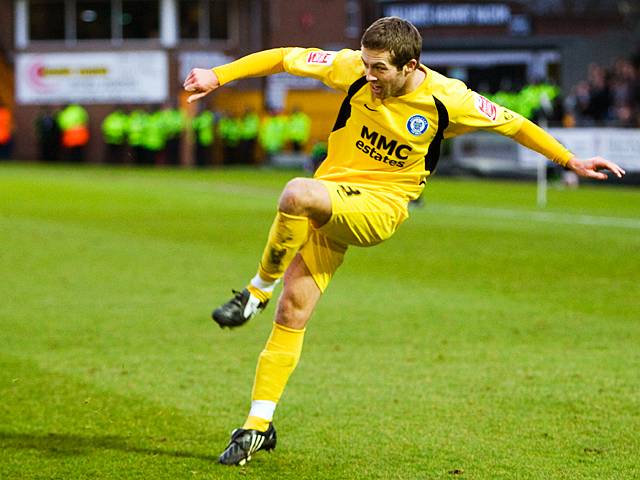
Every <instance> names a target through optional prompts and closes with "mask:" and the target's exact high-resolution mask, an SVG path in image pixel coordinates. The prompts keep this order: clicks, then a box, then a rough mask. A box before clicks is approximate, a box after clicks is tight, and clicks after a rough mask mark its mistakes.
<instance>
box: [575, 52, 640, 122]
mask: <svg viewBox="0 0 640 480" xmlns="http://www.w3.org/2000/svg"><path fill="white" fill-rule="evenodd" d="M563 106H564V109H565V116H566V119H567V123H568V124H565V126H572V124H573V125H575V126H578V127H588V126H597V127H601V126H605V127H632V128H633V127H635V128H638V127H640V54H639V55H636V56H635V57H634V59H632V60H629V59H622V58H621V59H618V60H616V61H615V62H614V63H613V65H612V66H611V67H609V68H605V67H603V66H602V65H598V64H591V65H589V69H588V72H587V75H586V78H585V79H584V80H583V81H581V82H579V83H578V84H577V85H576V86H575V87H574V88H573V89H572V91H571V92H569V94H568V95H567V96H566V98H565V101H564V105H563Z"/></svg>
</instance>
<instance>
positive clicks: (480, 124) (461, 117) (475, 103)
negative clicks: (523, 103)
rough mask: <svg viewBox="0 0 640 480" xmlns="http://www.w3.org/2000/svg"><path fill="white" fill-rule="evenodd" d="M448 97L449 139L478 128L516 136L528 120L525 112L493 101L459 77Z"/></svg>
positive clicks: (447, 134) (447, 132)
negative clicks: (519, 112) (514, 110)
mask: <svg viewBox="0 0 640 480" xmlns="http://www.w3.org/2000/svg"><path fill="white" fill-rule="evenodd" d="M436 95H437V94H436ZM444 97H445V99H446V100H445V102H446V103H445V106H446V108H447V111H448V113H449V127H448V128H447V130H446V131H445V137H446V138H451V137H455V136H457V135H460V134H463V133H467V132H471V131H474V130H488V131H492V132H495V133H499V134H501V135H506V136H507V137H513V136H514V135H515V134H516V133H517V132H518V131H519V130H520V126H521V125H522V122H523V121H524V118H523V117H522V115H520V114H518V113H516V112H513V111H511V110H509V109H508V108H505V107H502V106H500V105H497V104H495V103H493V102H491V101H489V100H488V99H486V98H485V97H483V96H482V95H480V94H479V93H477V92H474V91H473V90H470V89H469V88H467V86H466V85H465V84H464V83H463V82H461V81H459V80H451V82H450V84H449V85H448V86H447V88H446V92H445V95H444Z"/></svg>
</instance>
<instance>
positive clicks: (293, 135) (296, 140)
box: [287, 109, 311, 152]
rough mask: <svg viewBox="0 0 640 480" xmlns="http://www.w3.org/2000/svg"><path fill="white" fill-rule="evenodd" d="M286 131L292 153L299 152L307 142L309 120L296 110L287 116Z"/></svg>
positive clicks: (309, 127)
mask: <svg viewBox="0 0 640 480" xmlns="http://www.w3.org/2000/svg"><path fill="white" fill-rule="evenodd" d="M287 130H288V133H289V140H290V141H291V146H292V147H293V151H294V152H301V151H302V150H303V149H304V146H305V145H306V144H307V142H308V141H309V133H310V131H311V119H310V118H309V116H308V115H307V114H306V113H304V112H301V111H300V110H297V109H296V110H294V111H293V113H292V114H291V115H290V116H289V123H288V125H287Z"/></svg>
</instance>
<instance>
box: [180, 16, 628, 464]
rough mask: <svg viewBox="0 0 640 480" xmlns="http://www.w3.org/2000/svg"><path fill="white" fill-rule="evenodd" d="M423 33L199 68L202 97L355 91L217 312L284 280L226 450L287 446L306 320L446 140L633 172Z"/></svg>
mask: <svg viewBox="0 0 640 480" xmlns="http://www.w3.org/2000/svg"><path fill="white" fill-rule="evenodd" d="M421 50H422V38H421V36H420V33H419V32H418V30H417V29H416V28H415V27H414V26H413V25H412V24H411V23H409V22H407V21H405V20H402V19H400V18H397V17H386V18H381V19H379V20H377V21H375V22H374V23H373V24H372V25H371V26H370V27H369V28H368V29H367V30H366V31H365V32H364V34H363V36H362V40H361V48H360V50H357V51H354V50H349V49H344V50H340V51H322V50H319V49H314V48H289V47H287V48H275V49H271V50H265V51H261V52H258V53H254V54H251V55H248V56H246V57H243V58H240V59H239V60H236V61H234V62H232V63H229V64H226V65H222V66H220V67H216V68H213V69H199V68H196V69H193V70H192V71H191V72H190V73H189V75H188V76H187V78H186V80H185V82H184V88H185V90H186V91H187V92H190V93H191V96H190V97H189V102H193V101H195V100H198V99H199V98H202V97H203V96H205V95H207V94H209V93H210V92H212V91H214V90H216V89H217V88H219V87H221V86H223V85H225V84H227V83H229V82H231V81H234V80H239V79H241V78H247V77H257V76H264V75H271V74H274V73H279V72H288V73H291V74H294V75H300V76H304V77H312V78H315V79H318V80H321V81H322V82H324V83H325V84H326V85H328V86H329V87H332V88H335V89H337V90H340V91H342V92H344V93H345V98H344V101H343V102H342V105H341V107H340V110H339V112H338V114H337V118H336V121H335V125H334V127H333V131H332V132H331V134H330V135H329V141H328V153H327V157H326V159H325V160H324V162H323V163H322V164H321V165H320V166H319V168H318V169H317V171H316V172H315V175H314V177H313V179H309V178H295V179H293V180H291V181H289V182H288V183H287V185H286V186H285V187H284V189H283V191H282V194H281V195H280V198H279V201H278V209H277V213H276V215H275V219H274V221H273V224H272V226H271V230H270V232H269V237H268V240H267V244H266V246H265V249H264V252H263V253H262V257H261V259H260V262H259V264H258V270H257V273H256V274H255V276H254V277H253V278H252V279H251V280H250V281H249V283H248V285H247V286H246V287H245V288H244V289H243V290H242V291H239V292H234V293H235V295H234V296H233V298H232V299H231V300H230V301H228V302H227V303H225V304H223V305H222V306H220V307H219V308H217V309H216V310H214V312H213V319H214V320H215V321H216V322H217V323H218V324H219V325H220V326H221V327H238V326H240V325H243V324H244V323H246V322H247V321H248V320H250V319H251V318H252V317H253V316H254V315H256V314H257V313H258V312H260V311H262V310H263V309H264V308H265V307H266V305H267V303H268V302H269V300H270V298H271V296H272V294H273V291H274V287H275V286H276V284H277V283H278V282H279V281H280V280H281V279H283V280H284V281H283V289H282V293H281V295H280V298H279V300H278V303H277V307H276V313H275V321H274V324H273V329H272V331H271V335H270V337H269V339H268V340H267V343H266V346H265V348H264V350H263V351H262V352H261V353H260V356H259V358H258V365H257V369H256V374H255V380H254V385H253V391H252V395H251V407H250V410H249V413H248V416H247V419H246V421H245V423H244V425H243V426H242V428H238V429H236V430H234V431H233V433H232V435H231V439H230V442H229V444H228V446H227V447H226V449H225V450H224V451H223V452H222V454H221V455H220V457H219V461H220V463H223V464H226V465H243V464H245V463H246V462H247V461H249V460H250V459H251V456H252V455H253V454H254V453H255V452H257V451H259V450H272V449H273V448H275V446H276V430H275V428H274V426H273V415H274V412H275V409H276V405H277V404H278V401H279V400H280V397H281V395H282V393H283V391H284V388H285V386H286V384H287V381H288V379H289V376H290V375H291V373H292V372H293V370H294V369H295V367H296V364H297V363H298V360H299V358H300V353H301V351H302V343H303V338H304V334H305V328H306V325H307V322H308V320H309V318H310V316H311V314H312V312H313V310H314V308H315V306H316V303H317V302H318V300H319V299H320V297H321V296H322V293H323V292H324V291H325V289H326V288H327V286H328V284H329V282H330V281H331V278H332V276H333V274H334V272H335V271H336V269H337V268H338V267H339V266H340V264H341V263H342V261H343V259H344V256H345V253H346V252H347V250H348V248H349V247H350V246H360V247H367V246H372V245H376V244H378V243H380V242H383V241H384V240H386V239H387V238H389V237H391V236H392V235H393V234H394V232H395V231H396V230H397V229H398V228H399V227H400V225H401V224H402V223H403V222H404V221H405V220H406V219H407V217H408V216H409V214H408V209H407V205H408V203H409V202H410V201H411V200H415V199H417V198H418V197H419V196H420V194H421V192H422V190H423V188H424V185H425V182H427V181H428V179H429V177H430V176H431V175H433V173H434V171H435V169H436V166H437V164H438V159H439V156H440V147H441V144H442V141H443V140H444V139H446V138H451V137H454V136H456V135H460V134H463V133H466V132H471V131H474V130H478V129H481V130H487V131H492V132H496V133H499V134H501V135H504V136H507V137H510V138H512V139H513V140H515V141H516V142H518V143H520V144H522V145H524V146H526V147H528V148H530V149H532V150H535V151H536V152H539V153H541V154H543V155H545V156H546V157H547V158H549V159H551V160H553V161H554V162H556V163H558V164H560V165H561V166H563V167H565V168H567V169H569V170H572V171H574V172H576V173H577V174H578V175H580V176H583V177H589V178H595V179H601V180H604V179H606V178H607V175H606V173H604V172H603V170H609V171H610V172H612V173H613V174H614V175H616V176H617V177H622V176H623V175H624V173H625V172H624V170H622V169H621V168H620V167H619V166H618V165H616V164H615V163H613V162H610V161H608V160H605V159H603V158H600V157H594V158H590V159H586V160H581V159H578V158H576V157H575V156H574V155H573V154H572V153H571V152H570V151H569V150H567V149H566V148H565V147H563V146H562V145H561V144H560V143H558V141H556V140H555V139H554V138H553V137H552V136H551V135H549V134H548V133H547V132H545V131H544V130H542V129H541V128H540V127H538V126H536V125H535V124H533V123H532V122H530V121H529V120H527V119H525V118H524V117H522V116H521V115H519V114H518V113H516V112H513V111H511V110H508V109H506V108H503V107H502V106H500V105H496V104H494V103H492V102H490V101H489V100H487V99H486V98H484V97H482V96H481V95H479V94H478V93H476V92H474V91H472V90H470V89H468V88H467V87H466V85H465V84H464V83H463V82H461V81H459V80H454V79H450V78H447V77H445V76H443V75H441V74H439V73H437V72H435V71H433V70H431V69H429V68H428V67H426V66H425V65H423V64H421V63H420V52H421Z"/></svg>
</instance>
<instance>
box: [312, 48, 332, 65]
mask: <svg viewBox="0 0 640 480" xmlns="http://www.w3.org/2000/svg"><path fill="white" fill-rule="evenodd" d="M335 56H336V52H324V51H320V52H317V51H316V52H309V53H308V54H307V63H309V64H316V65H331V64H332V63H333V59H334V57H335Z"/></svg>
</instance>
